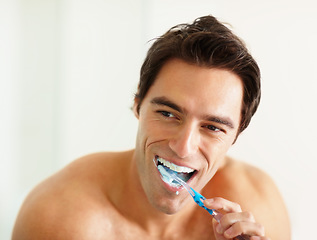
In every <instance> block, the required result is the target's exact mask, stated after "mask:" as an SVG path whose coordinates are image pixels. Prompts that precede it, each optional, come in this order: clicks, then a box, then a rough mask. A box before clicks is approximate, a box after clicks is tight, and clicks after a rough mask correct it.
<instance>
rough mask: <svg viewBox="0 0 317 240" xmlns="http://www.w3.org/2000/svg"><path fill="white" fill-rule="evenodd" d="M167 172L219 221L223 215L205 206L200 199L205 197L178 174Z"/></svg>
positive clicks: (237, 239)
mask: <svg viewBox="0 0 317 240" xmlns="http://www.w3.org/2000/svg"><path fill="white" fill-rule="evenodd" d="M166 173H167V174H169V175H170V176H171V178H172V179H173V180H175V181H177V182H178V183H180V184H181V185H182V186H183V187H184V188H185V189H186V190H187V191H188V193H189V194H190V195H191V196H192V198H193V199H194V201H195V202H196V203H197V204H198V206H200V207H202V208H204V209H205V210H207V211H208V212H209V214H210V215H211V216H213V218H214V219H215V220H216V221H217V222H219V221H220V219H221V217H222V216H223V215H222V214H221V213H220V212H218V211H217V210H215V209H209V208H207V207H206V206H205V205H204V203H203V202H202V201H201V200H205V199H206V198H205V197H204V196H203V195H201V194H200V193H198V192H196V191H195V190H194V189H193V188H192V187H190V186H189V185H188V184H187V183H186V182H185V181H183V180H182V179H181V178H179V177H178V176H176V175H175V173H172V172H171V173H170V172H167V171H166ZM248 239H249V237H248V236H246V235H243V236H242V235H239V236H237V237H235V238H234V240H248Z"/></svg>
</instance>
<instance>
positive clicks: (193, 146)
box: [169, 125, 199, 158]
mask: <svg viewBox="0 0 317 240" xmlns="http://www.w3.org/2000/svg"><path fill="white" fill-rule="evenodd" d="M169 147H170V148H171V149H172V150H173V151H174V153H175V154H176V155H177V156H178V157H180V158H186V157H188V156H190V155H192V154H194V153H196V152H197V151H198V148H199V132H198V130H197V129H195V128H194V126H185V125H184V126H181V127H179V128H177V130H176V133H175V135H174V136H173V137H172V138H171V139H170V140H169Z"/></svg>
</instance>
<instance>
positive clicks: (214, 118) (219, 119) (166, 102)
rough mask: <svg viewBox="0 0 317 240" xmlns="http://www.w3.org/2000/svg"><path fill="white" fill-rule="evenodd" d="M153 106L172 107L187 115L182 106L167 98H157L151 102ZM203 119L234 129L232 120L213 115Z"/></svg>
mask: <svg viewBox="0 0 317 240" xmlns="http://www.w3.org/2000/svg"><path fill="white" fill-rule="evenodd" d="M151 103H152V104H156V105H162V106H167V107H170V108H172V109H174V110H176V111H178V112H180V113H186V111H185V110H183V109H182V108H181V107H180V106H178V105H177V104H176V103H174V102H172V101H171V100H169V99H167V98H166V97H156V98H153V99H152V100H151ZM203 119H206V120H207V121H210V122H215V123H220V124H222V125H225V126H228V127H229V128H232V129H233V128H234V124H233V122H232V120H231V119H230V118H227V117H217V116H213V115H205V116H204V117H203Z"/></svg>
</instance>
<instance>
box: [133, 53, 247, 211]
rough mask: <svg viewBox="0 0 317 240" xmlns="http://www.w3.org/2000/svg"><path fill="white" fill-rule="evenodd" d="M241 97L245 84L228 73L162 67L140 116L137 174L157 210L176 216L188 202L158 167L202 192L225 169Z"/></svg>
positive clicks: (178, 64)
mask: <svg viewBox="0 0 317 240" xmlns="http://www.w3.org/2000/svg"><path fill="white" fill-rule="evenodd" d="M242 96H243V86H242V81H241V79H240V78H239V77H238V76H237V75H235V74H233V73H231V72H229V71H227V70H220V69H213V68H203V67H198V66H195V65H190V64H188V63H186V62H184V61H181V60H178V59H173V60H170V61H168V62H167V63H166V64H165V65H164V66H163V68H162V69H161V71H160V72H159V74H158V76H157V78H156V80H155V82H154V84H153V85H152V86H151V87H150V89H149V91H148V93H147V95H146V96H145V98H144V99H143V101H142V103H141V108H140V111H139V113H138V114H137V116H138V118H139V129H138V134H137V142H136V151H135V159H136V164H137V170H138V174H139V178H140V181H141V184H142V187H143V189H144V191H145V193H146V195H147V197H148V199H149V201H150V202H151V204H152V205H153V206H154V207H155V208H157V209H158V210H160V211H162V212H165V213H167V214H173V213H175V212H177V211H178V210H179V209H180V208H181V207H182V206H183V204H184V203H185V202H186V201H185V200H186V199H188V198H189V197H188V196H189V195H188V193H187V192H186V191H185V190H184V189H179V188H178V187H175V186H172V185H170V184H168V183H166V182H164V181H163V180H162V178H161V174H160V173H159V171H158V169H157V166H158V165H161V164H163V165H165V166H167V167H170V168H172V169H173V170H176V171H177V172H179V175H181V176H182V177H183V178H184V179H186V180H187V183H188V184H190V185H191V186H192V187H193V188H194V189H197V190H198V191H199V190H201V189H202V188H203V187H204V186H205V185H206V184H207V182H208V181H209V180H210V179H211V178H212V177H213V175H214V174H215V173H216V171H217V170H218V168H219V167H221V165H222V164H223V162H224V157H225V154H226V152H227V151H228V149H229V147H230V146H231V145H232V143H233V141H234V139H235V136H236V134H237V130H238V127H239V123H240V112H241V106H242ZM136 105H137V100H136V102H135V107H134V108H135V109H136ZM189 172H190V173H189ZM176 191H179V193H180V194H179V195H176V194H175V192H176Z"/></svg>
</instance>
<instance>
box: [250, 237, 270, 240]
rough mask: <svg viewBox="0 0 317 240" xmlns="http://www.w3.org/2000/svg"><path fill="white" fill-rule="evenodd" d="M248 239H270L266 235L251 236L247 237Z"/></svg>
mask: <svg viewBox="0 0 317 240" xmlns="http://www.w3.org/2000/svg"><path fill="white" fill-rule="evenodd" d="M249 239H250V240H270V238H268V237H259V236H252V237H250V238H249Z"/></svg>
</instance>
